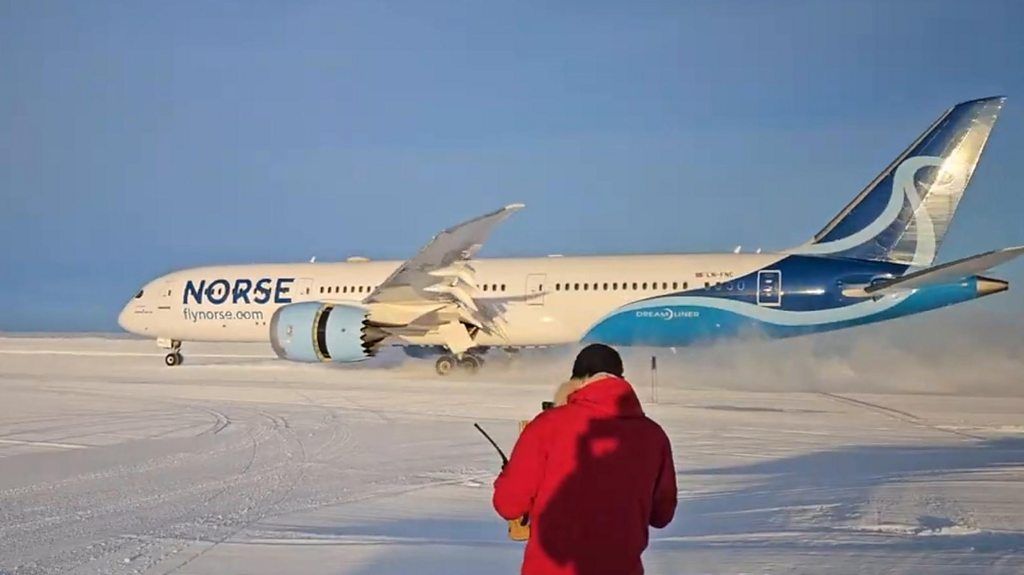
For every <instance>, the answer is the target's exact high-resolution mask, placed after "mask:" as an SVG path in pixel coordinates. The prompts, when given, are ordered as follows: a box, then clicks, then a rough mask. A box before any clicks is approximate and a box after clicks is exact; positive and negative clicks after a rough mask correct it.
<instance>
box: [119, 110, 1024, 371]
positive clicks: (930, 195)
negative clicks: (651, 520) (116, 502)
mask: <svg viewBox="0 0 1024 575" xmlns="http://www.w3.org/2000/svg"><path fill="white" fill-rule="evenodd" d="M1004 101H1005V98H1004V97H990V98H982V99H978V100H972V101H968V102H963V103H961V104H957V105H955V106H953V107H952V108H950V109H948V110H946V111H945V112H944V113H943V114H942V115H941V116H939V118H938V119H937V120H936V121H935V122H934V123H933V124H932V125H931V126H930V127H929V128H928V129H927V130H925V132H924V133H923V134H922V135H921V136H919V137H918V138H917V139H916V140H914V141H913V142H912V143H911V144H910V146H909V147H908V148H907V149H906V150H905V151H904V152H903V153H901V154H900V155H899V156H897V157H896V159H895V160H894V161H893V162H892V163H891V164H889V166H888V167H886V168H885V169H884V170H883V171H882V172H881V173H880V174H879V175H878V176H877V177H876V178H875V179H874V180H872V181H871V182H870V183H869V184H868V185H867V187H865V188H864V190H863V191H861V192H860V193H859V194H858V195H857V196H856V197H855V198H854V199H853V201H852V202H851V203H850V204H849V205H847V206H846V207H845V208H844V209H843V210H842V211H841V212H839V214H838V215H836V216H835V217H834V218H833V219H832V220H831V221H830V222H829V223H828V224H827V225H826V226H825V227H824V228H823V229H822V230H821V231H820V232H818V233H817V234H815V235H814V237H813V238H811V239H810V240H809V241H808V242H806V243H805V244H803V245H800V246H797V247H794V248H792V249H788V250H784V251H780V252H777V253H760V250H758V252H757V253H743V252H742V251H741V250H740V249H738V248H737V249H736V250H735V252H729V253H722V254H663V255H596V256H580V257H561V256H548V257H528V258H504V259H485V258H477V257H476V256H477V253H478V252H479V251H480V249H481V247H482V246H483V244H484V242H485V241H486V239H487V238H488V237H489V236H490V234H491V232H492V231H493V230H494V228H495V227H496V226H497V225H498V224H499V223H501V222H503V221H504V220H505V219H507V218H508V217H509V216H510V215H512V214H513V213H514V212H516V211H518V210H519V209H521V208H522V207H523V205H521V204H512V205H509V206H505V207H504V208H502V209H499V210H497V211H495V212H492V213H489V214H486V215H483V216H480V217H478V218H474V219H471V220H469V221H467V222H464V223H462V224H459V225H456V226H454V227H451V228H448V229H446V230H444V231H442V232H441V233H439V234H438V235H437V236H435V237H434V238H433V240H432V241H430V242H429V243H428V244H427V245H426V246H425V247H424V248H422V249H421V250H420V251H419V252H418V253H417V254H416V255H414V256H413V257H412V258H411V259H409V260H407V261H404V262H402V261H369V260H367V259H365V258H350V259H349V260H347V261H345V262H337V263H323V262H315V261H312V262H310V263H295V264H254V265H226V266H213V267H201V268H193V269H186V270H182V271H176V272H173V273H170V274H167V275H164V276H161V277H158V278H156V279H154V280H152V281H150V282H149V283H147V284H146V285H145V286H144V287H143V288H142V289H140V290H139V291H138V293H137V294H136V295H135V297H134V298H132V299H131V300H130V301H129V302H128V304H127V305H125V306H124V309H123V310H122V311H121V313H120V315H119V317H118V322H119V324H120V325H121V326H122V327H123V328H124V329H125V330H126V331H129V332H131V333H134V334H138V335H142V336H146V337H152V338H155V339H156V340H157V343H158V344H159V345H160V346H161V347H163V348H165V349H169V350H170V351H169V353H168V354H167V355H166V357H165V363H166V365H168V366H175V365H178V364H180V363H181V362H182V356H181V352H180V348H181V345H182V342H185V341H189V342H200V341H234V342H269V343H270V345H271V347H272V348H273V350H274V352H275V353H276V355H277V356H278V357H280V358H283V359H286V360H292V361H298V362H357V361H362V360H365V359H368V358H371V357H373V356H374V355H375V354H377V353H378V352H379V351H380V350H381V349H383V348H384V347H385V346H401V347H402V348H403V349H404V350H405V351H406V352H407V353H408V354H409V355H411V356H413V357H430V356H432V355H438V356H439V357H438V358H437V360H436V363H435V368H436V371H437V373H438V374H441V375H446V374H449V373H451V372H453V371H455V370H462V371H466V372H475V371H477V370H478V369H479V368H480V367H481V365H482V364H483V355H484V353H485V352H486V351H487V350H489V349H492V348H504V349H507V350H509V351H510V352H514V351H515V350H519V349H522V348H528V347H545V346H555V345H566V344H577V343H587V342H601V343H606V344H609V345H616V346H658V347H682V346H688V345H694V344H702V343H709V342H716V341H720V340H723V339H727V338H742V337H746V336H754V337H767V338H783V337H791V336H798V335H806V334H813V333H819V332H825V331H831V330H836V329H841V328H847V327H852V326H858V325H863V324H868V323H873V322H878V321H883V320H889V319H894V318H899V317H903V316H908V315H912V314H916V313H921V312H924V311H928V310H933V309H938V308H942V307H946V306H950V305H954V304H958V303H962V302H966V301H969V300H973V299H976V298H980V297H984V296H988V295H992V294H995V293H999V292H1002V291H1005V290H1006V289H1008V287H1009V286H1008V283H1007V282H1005V281H1002V280H999V279H994V278H991V277H987V276H983V275H980V274H982V273H983V272H985V271H986V270H988V269H990V268H992V267H994V266H996V265H999V264H1001V263H1004V262H1006V261H1009V260H1011V259H1013V258H1015V257H1017V256H1019V255H1020V254H1021V253H1024V246H1019V247H1013V248H1006V249H1001V250H995V251H990V252H986V253H983V254H979V255H975V256H971V257H967V258H964V259H961V260H957V261H954V262H950V263H945V264H941V265H933V264H934V261H935V257H936V255H937V253H938V249H939V246H940V245H941V243H942V240H943V237H944V236H945V234H946V231H947V229H948V228H949V225H950V223H951V221H952V219H953V216H954V215H955V213H956V208H957V205H958V204H959V202H960V199H961V197H962V196H963V193H964V190H965V189H966V188H967V185H968V183H969V182H970V180H971V176H972V175H973V174H974V170H975V168H976V167H977V164H978V161H979V159H980V158H981V154H982V151H983V150H984V147H985V144H986V142H987V140H988V137H989V134H990V133H991V131H992V128H993V126H994V124H995V122H996V119H997V117H998V115H999V112H1000V110H1001V109H1002V107H1003V104H1004Z"/></svg>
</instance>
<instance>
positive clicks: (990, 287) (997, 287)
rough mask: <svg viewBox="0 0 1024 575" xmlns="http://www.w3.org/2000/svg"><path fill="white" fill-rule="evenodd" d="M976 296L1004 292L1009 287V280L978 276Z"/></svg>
mask: <svg viewBox="0 0 1024 575" xmlns="http://www.w3.org/2000/svg"><path fill="white" fill-rule="evenodd" d="M977 284H978V287H977V290H978V297H983V296H987V295H992V294H994V293H999V292H1004V291H1006V290H1008V289H1010V282H1005V281H1003V280H997V279H992V278H986V277H981V276H978V280H977Z"/></svg>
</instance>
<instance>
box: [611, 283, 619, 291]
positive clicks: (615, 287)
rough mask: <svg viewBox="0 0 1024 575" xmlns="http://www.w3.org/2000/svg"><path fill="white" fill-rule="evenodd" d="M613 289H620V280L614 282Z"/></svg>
mask: <svg viewBox="0 0 1024 575" xmlns="http://www.w3.org/2000/svg"><path fill="white" fill-rule="evenodd" d="M612 289H613V290H617V289H619V282H612Z"/></svg>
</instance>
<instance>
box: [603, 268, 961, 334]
mask: <svg viewBox="0 0 1024 575" xmlns="http://www.w3.org/2000/svg"><path fill="white" fill-rule="evenodd" d="M767 269H771V270H776V269H777V270H782V292H783V296H782V299H781V305H780V306H772V307H765V306H761V305H757V303H756V300H757V292H756V290H757V281H756V280H757V272H754V273H752V274H749V275H747V276H744V277H743V278H740V279H737V280H729V281H727V282H723V283H721V284H719V285H717V286H711V287H709V288H708V289H703V288H702V289H698V290H693V291H688V292H683V293H677V294H672V295H668V296H661V297H656V298H651V299H647V300H643V301H639V302H636V303H633V304H630V305H627V306H624V307H622V308H620V309H618V310H616V311H615V312H613V313H612V314H610V315H608V316H607V317H605V318H604V319H602V320H601V321H599V322H598V323H597V324H596V325H594V326H593V327H592V328H591V329H590V330H589V331H588V332H587V334H586V335H585V336H584V338H583V341H585V342H603V343H608V344H615V345H652V346H685V345H691V344H695V343H701V342H709V341H715V340H719V339H726V338H736V337H744V336H755V337H757V336H760V337H771V338H780V337H792V336H797V335H803V334H808V333H817V332H822V331H830V330H835V329H842V328H846V327H852V326H856V325H862V324H866V323H872V322H877V321H883V320H887V319H892V318H896V317H901V316H905V315H910V314H914V313H919V312H922V311H927V310H931V309H936V308H940V307H945V306H948V305H952V304H956V303H960V302H964V301H967V300H970V299H973V298H975V297H977V286H976V280H975V279H974V278H968V279H965V280H963V281H961V282H958V283H951V284H943V285H938V286H929V287H924V288H921V289H918V290H916V291H913V292H908V293H906V294H903V295H899V296H885V297H882V298H879V299H878V300H873V299H871V298H864V297H859V298H857V297H853V298H851V297H847V296H844V295H843V294H842V291H843V289H845V288H846V287H849V286H852V285H864V284H867V283H868V282H869V281H870V280H871V279H872V278H874V277H882V276H885V275H890V274H891V275H900V274H901V273H902V272H903V271H904V270H905V268H904V267H903V266H895V265H892V264H886V263H882V262H866V261H858V260H842V259H836V258H821V257H813V256H790V257H787V258H784V259H783V260H781V261H779V262H777V263H776V264H775V265H773V266H770V267H769V268H767ZM759 271H761V270H759ZM730 283H731V284H732V286H731V289H730V285H729V284H730ZM741 284H743V285H741Z"/></svg>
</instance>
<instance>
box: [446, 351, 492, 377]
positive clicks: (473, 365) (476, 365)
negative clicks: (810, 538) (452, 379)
mask: <svg viewBox="0 0 1024 575" xmlns="http://www.w3.org/2000/svg"><path fill="white" fill-rule="evenodd" d="M483 365H484V360H483V358H482V357H480V356H477V355H473V354H471V353H464V354H462V357H456V356H454V355H452V354H450V353H446V354H444V355H442V356H441V357H439V358H437V363H435V364H434V369H435V370H437V374H438V375H448V374H450V373H452V372H453V371H455V370H457V369H458V370H461V371H463V372H465V373H468V374H474V373H476V372H478V371H480V368H481V367H483Z"/></svg>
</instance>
